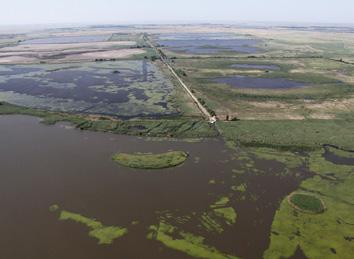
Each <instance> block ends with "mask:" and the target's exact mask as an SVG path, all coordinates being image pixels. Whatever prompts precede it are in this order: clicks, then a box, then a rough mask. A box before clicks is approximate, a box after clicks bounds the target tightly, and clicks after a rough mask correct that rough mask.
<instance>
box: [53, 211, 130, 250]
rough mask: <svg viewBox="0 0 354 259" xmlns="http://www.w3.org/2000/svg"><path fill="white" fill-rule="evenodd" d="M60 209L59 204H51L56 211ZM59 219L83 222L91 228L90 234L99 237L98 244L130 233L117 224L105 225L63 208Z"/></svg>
mask: <svg viewBox="0 0 354 259" xmlns="http://www.w3.org/2000/svg"><path fill="white" fill-rule="evenodd" d="M58 209H59V206H58V205H52V206H50V208H49V210H50V211H52V212H55V211H57V210H58ZM59 220H72V221H74V222H77V223H81V224H83V225H85V226H87V227H88V228H89V229H90V232H89V236H91V237H94V238H96V239H98V244H100V245H109V244H112V243H113V241H114V240H115V239H117V238H120V237H122V236H124V235H125V234H127V233H128V230H127V229H126V228H122V227H117V226H104V225H103V224H102V223H101V222H99V221H97V220H96V219H91V218H87V217H85V216H82V215H80V214H77V213H73V212H69V211H66V210H62V211H61V212H60V215H59Z"/></svg>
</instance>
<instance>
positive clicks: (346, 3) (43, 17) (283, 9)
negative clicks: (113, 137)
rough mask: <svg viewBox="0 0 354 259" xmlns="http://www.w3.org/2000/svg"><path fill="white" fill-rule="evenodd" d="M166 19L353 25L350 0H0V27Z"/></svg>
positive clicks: (353, 12)
mask: <svg viewBox="0 0 354 259" xmlns="http://www.w3.org/2000/svg"><path fill="white" fill-rule="evenodd" d="M169 22H172V23H174V22H175V23H178V22H294V23H314V24H315V23H331V24H334V23H347V24H354V0H0V25H23V24H27V25H29V24H69V23H70V24H86V23H88V24H96V23H97V24H103V23H117V24H119V23H169Z"/></svg>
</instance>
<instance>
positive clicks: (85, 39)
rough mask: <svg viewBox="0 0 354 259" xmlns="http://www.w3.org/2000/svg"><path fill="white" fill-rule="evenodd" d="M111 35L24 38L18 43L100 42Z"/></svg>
mask: <svg viewBox="0 0 354 259" xmlns="http://www.w3.org/2000/svg"><path fill="white" fill-rule="evenodd" d="M110 37H111V35H81V36H55V37H48V38H39V39H30V40H24V41H22V42H21V43H20V44H22V45H28V44H67V43H68V44H69V43H85V42H101V41H107V40H108V39H109V38H110Z"/></svg>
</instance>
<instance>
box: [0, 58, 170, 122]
mask: <svg viewBox="0 0 354 259" xmlns="http://www.w3.org/2000/svg"><path fill="white" fill-rule="evenodd" d="M0 75H1V79H0V100H2V101H7V102H9V103H12V104H16V105H21V106H26V107H32V108H41V109H46V110H55V111H62V112H80V113H90V114H104V115H110V116H122V117H138V116H156V115H176V114H177V111H176V110H175V108H173V107H172V104H171V102H169V99H170V98H171V96H172V94H173V90H174V86H173V84H172V83H171V82H170V81H169V80H168V79H167V78H166V77H165V76H164V75H163V73H162V72H161V71H160V70H158V69H157V68H156V67H155V66H154V65H153V64H152V63H150V62H148V61H146V60H143V61H139V60H135V61H132V60H129V61H128V60H127V61H117V62H101V63H83V64H45V65H7V66H5V69H2V70H0Z"/></svg>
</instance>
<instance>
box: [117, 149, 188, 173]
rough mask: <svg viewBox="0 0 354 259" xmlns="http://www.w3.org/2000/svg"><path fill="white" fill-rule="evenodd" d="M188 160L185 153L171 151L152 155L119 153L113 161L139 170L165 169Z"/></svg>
mask: <svg viewBox="0 0 354 259" xmlns="http://www.w3.org/2000/svg"><path fill="white" fill-rule="evenodd" d="M187 158H188V154H187V153H186V152H183V151H170V152H166V153H162V154H151V153H134V154H127V153H118V154H115V155H114V156H113V158H112V159H113V160H114V161H115V162H117V163H119V164H120V165H122V166H126V167H130V168H137V169H163V168H170V167H175V166H178V165H180V164H182V163H184V161H186V159H187Z"/></svg>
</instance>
